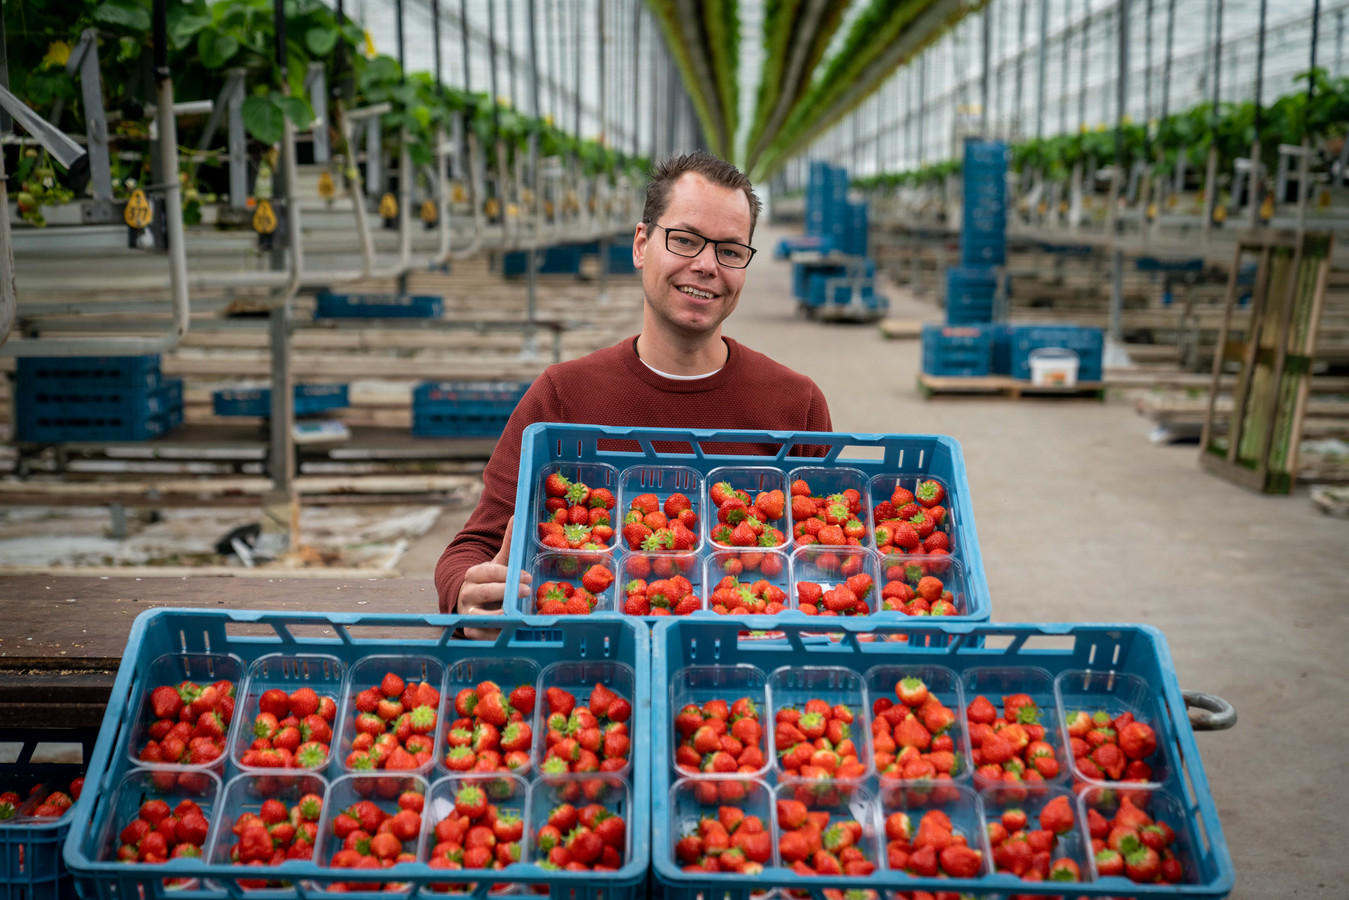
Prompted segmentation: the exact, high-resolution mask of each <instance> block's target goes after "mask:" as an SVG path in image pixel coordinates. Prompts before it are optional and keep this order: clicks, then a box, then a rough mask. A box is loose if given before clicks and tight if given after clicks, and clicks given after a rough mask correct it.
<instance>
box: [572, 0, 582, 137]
mask: <svg viewBox="0 0 1349 900" xmlns="http://www.w3.org/2000/svg"><path fill="white" fill-rule="evenodd" d="M573 19H574V22H575V25H576V29H575V30H574V31H573V32H572V36H573V38H574V40H575V43H574V44H573V45H572V57H573V58H572V65H573V75H574V80H573V82H572V88H573V89H574V90H575V91H576V96H575V113H574V114H573V116H572V125H573V133H574V134H575V136H576V138H577V140H580V137H581V15H580V12H579V11H578V12H577V13H576V15H575V16H573Z"/></svg>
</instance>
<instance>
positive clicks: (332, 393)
mask: <svg viewBox="0 0 1349 900" xmlns="http://www.w3.org/2000/svg"><path fill="white" fill-rule="evenodd" d="M350 405H351V401H350V393H349V389H348V386H347V385H345V384H297V385H295V415H297V416H309V415H314V414H316V413H321V412H327V411H328V410H331V409H342V408H344V407H347V406H350ZM211 408H212V411H213V412H214V413H215V414H216V415H217V416H263V417H267V416H270V415H271V414H272V389H271V388H233V389H226V390H219V391H215V392H214V393H212V394H211Z"/></svg>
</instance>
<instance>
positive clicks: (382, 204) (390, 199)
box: [379, 193, 398, 219]
mask: <svg viewBox="0 0 1349 900" xmlns="http://www.w3.org/2000/svg"><path fill="white" fill-rule="evenodd" d="M396 215H398V199H397V198H396V197H394V195H393V194H391V193H386V194H385V195H384V196H383V197H380V198H379V217H380V218H381V219H392V218H393V217H394V216H396Z"/></svg>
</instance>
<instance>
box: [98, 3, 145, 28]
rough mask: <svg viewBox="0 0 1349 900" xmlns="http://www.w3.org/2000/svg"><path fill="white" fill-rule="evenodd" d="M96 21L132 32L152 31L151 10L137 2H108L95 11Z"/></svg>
mask: <svg viewBox="0 0 1349 900" xmlns="http://www.w3.org/2000/svg"><path fill="white" fill-rule="evenodd" d="M94 19H95V20H97V21H99V22H106V23H107V24H109V25H121V26H122V27H123V28H129V29H131V30H132V31H149V30H150V24H151V23H150V10H148V9H146V8H145V7H144V6H142V5H141V4H139V3H136V2H135V0H107V2H106V3H100V4H99V5H98V6H97V7H95V9H94Z"/></svg>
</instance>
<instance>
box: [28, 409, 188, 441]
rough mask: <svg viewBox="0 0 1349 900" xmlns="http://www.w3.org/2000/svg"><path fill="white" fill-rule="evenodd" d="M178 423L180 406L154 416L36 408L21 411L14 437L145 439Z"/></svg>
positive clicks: (33, 439)
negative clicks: (27, 411)
mask: <svg viewBox="0 0 1349 900" xmlns="http://www.w3.org/2000/svg"><path fill="white" fill-rule="evenodd" d="M181 422H182V409H181V408H179V409H178V410H176V411H170V412H167V413H164V414H161V415H158V416H154V417H151V416H148V415H147V414H146V413H144V412H141V413H138V414H136V415H130V416H124V415H121V414H109V413H107V412H103V411H100V410H99V409H97V408H91V409H89V410H86V411H78V410H74V411H69V412H62V411H52V410H38V411H34V412H30V413H28V414H21V416H20V419H19V429H18V433H17V439H18V440H20V441H25V442H28V443H34V444H64V443H71V442H76V441H92V442H108V441H112V442H118V441H147V440H150V439H151V438H156V437H159V436H160V435H161V434H163V433H164V432H165V431H167V430H168V429H169V428H170V427H173V425H171V423H175V424H181Z"/></svg>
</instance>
